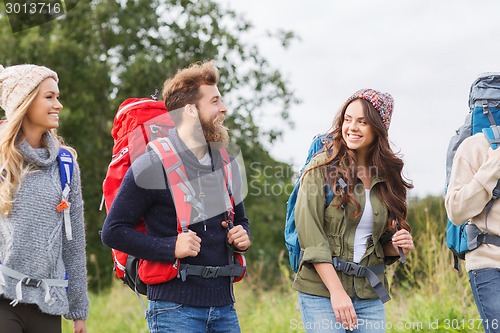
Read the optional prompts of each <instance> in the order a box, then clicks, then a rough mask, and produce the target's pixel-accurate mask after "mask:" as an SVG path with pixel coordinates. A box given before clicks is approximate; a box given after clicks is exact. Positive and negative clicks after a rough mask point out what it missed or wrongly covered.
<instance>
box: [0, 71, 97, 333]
mask: <svg viewBox="0 0 500 333" xmlns="http://www.w3.org/2000/svg"><path fill="white" fill-rule="evenodd" d="M0 107H1V108H2V109H3V110H4V111H5V119H4V120H3V122H2V124H1V125H0V323H1V326H2V331H5V332H9V333H34V332H36V333H40V332H50V333H54V332H61V316H62V315H63V316H64V317H66V318H67V319H70V320H73V321H74V325H73V327H74V329H73V331H74V332H75V333H86V332H87V330H86V326H85V320H86V319H87V316H88V308H89V302H88V297H87V281H86V275H87V270H86V260H85V229H84V221H83V201H82V195H81V185H80V170H79V168H78V165H77V164H76V161H75V162H74V163H73V170H68V171H69V172H70V173H72V177H68V178H69V179H70V184H69V187H67V188H66V190H65V191H64V194H63V187H62V184H61V178H62V176H61V175H60V164H59V160H58V159H60V158H61V157H58V155H59V151H60V148H66V149H67V151H69V152H70V153H71V155H72V156H73V160H74V159H76V153H75V151H74V150H73V149H71V148H70V147H67V146H65V145H64V142H63V140H62V139H61V138H60V137H59V136H58V135H57V133H56V128H57V127H58V126H59V112H60V111H61V110H62V108H63V106H62V104H61V103H60V102H59V88H58V76H57V74H56V73H55V72H54V71H52V70H50V69H48V68H46V67H42V66H36V65H17V66H11V67H7V68H3V66H0ZM68 169H69V167H68ZM68 189H69V194H68V193H67V191H68ZM63 199H65V200H63ZM61 203H63V204H64V203H65V205H62V206H61Z"/></svg>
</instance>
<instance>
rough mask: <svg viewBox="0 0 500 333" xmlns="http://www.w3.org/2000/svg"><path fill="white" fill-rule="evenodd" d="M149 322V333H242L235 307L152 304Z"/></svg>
mask: <svg viewBox="0 0 500 333" xmlns="http://www.w3.org/2000/svg"><path fill="white" fill-rule="evenodd" d="M146 319H147V321H148V326H149V331H150V333H185V332H190V333H212V332H213V333H216V332H217V333H219V332H220V333H240V324H239V323H238V317H237V316H236V310H235V309H234V305H233V304H230V305H225V306H215V307H207V308H201V307H191V306H185V305H182V304H179V303H173V302H167V301H149V304H148V311H147V313H146Z"/></svg>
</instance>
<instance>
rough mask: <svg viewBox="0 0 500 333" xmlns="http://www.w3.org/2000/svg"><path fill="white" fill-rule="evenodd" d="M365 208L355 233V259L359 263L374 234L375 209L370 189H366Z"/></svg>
mask: <svg viewBox="0 0 500 333" xmlns="http://www.w3.org/2000/svg"><path fill="white" fill-rule="evenodd" d="M365 193H366V200H365V202H366V203H365V210H364V211H363V215H362V216H361V220H360V221H359V224H358V227H357V228H356V234H355V235H354V257H353V261H354V262H355V263H359V262H360V261H361V258H363V256H364V254H365V252H366V242H367V240H368V238H369V237H370V236H371V235H372V234H373V209H372V203H371V201H370V190H368V189H365Z"/></svg>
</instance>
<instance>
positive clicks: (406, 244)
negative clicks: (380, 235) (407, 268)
mask: <svg viewBox="0 0 500 333" xmlns="http://www.w3.org/2000/svg"><path fill="white" fill-rule="evenodd" d="M391 244H392V246H393V247H394V250H395V251H396V252H398V247H400V248H401V249H402V250H403V252H404V253H405V254H406V253H408V252H410V251H413V250H414V249H415V246H414V244H413V237H411V234H410V233H409V232H408V230H405V229H401V230H398V231H396V233H395V234H394V235H393V236H392V240H391Z"/></svg>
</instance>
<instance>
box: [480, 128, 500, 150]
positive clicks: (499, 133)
mask: <svg viewBox="0 0 500 333" xmlns="http://www.w3.org/2000/svg"><path fill="white" fill-rule="evenodd" d="M499 128H500V127H499V126H490V127H486V128H483V134H484V136H485V137H486V139H487V140H488V142H489V143H490V146H491V148H492V149H497V148H498V144H500V129H499Z"/></svg>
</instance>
